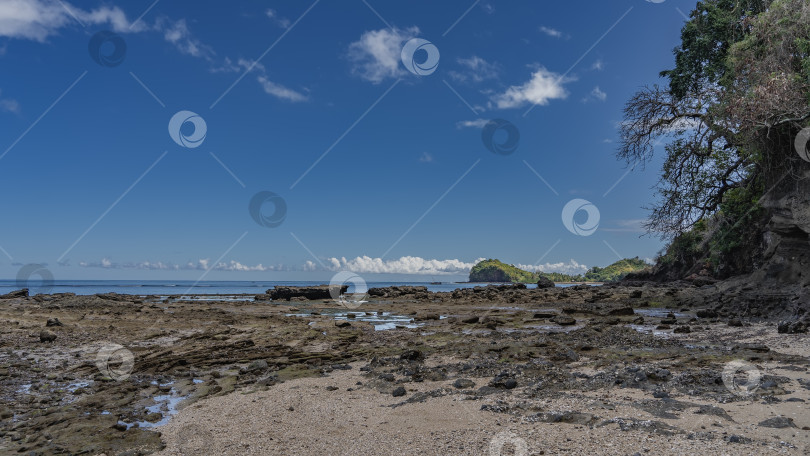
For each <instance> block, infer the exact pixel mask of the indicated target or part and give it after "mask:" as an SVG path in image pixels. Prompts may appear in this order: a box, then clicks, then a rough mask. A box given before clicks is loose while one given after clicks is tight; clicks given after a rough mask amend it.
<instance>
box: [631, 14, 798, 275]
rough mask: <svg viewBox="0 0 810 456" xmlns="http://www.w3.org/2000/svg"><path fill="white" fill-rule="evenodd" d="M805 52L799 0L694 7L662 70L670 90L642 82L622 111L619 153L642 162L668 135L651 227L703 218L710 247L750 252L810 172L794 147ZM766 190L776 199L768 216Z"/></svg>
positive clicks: (666, 228)
mask: <svg viewBox="0 0 810 456" xmlns="http://www.w3.org/2000/svg"><path fill="white" fill-rule="evenodd" d="M809 51H810V6H808V3H807V2H806V1H804V0H706V1H703V2H699V3H698V4H697V6H696V8H695V10H694V11H692V13H691V14H690V19H689V21H687V23H686V24H685V25H684V27H683V29H682V32H681V45H680V46H679V47H677V48H676V49H675V50H674V54H675V68H674V69H671V70H667V71H663V72H662V73H661V76H663V77H665V78H667V79H668V80H669V85H668V87H666V88H662V87H659V86H653V87H645V88H643V89H642V90H640V91H638V92H637V93H636V94H635V95H634V96H633V97H632V98H631V99H630V100H629V101H628V102H627V104H626V106H625V110H624V114H625V119H624V122H623V124H622V127H621V132H620V133H621V145H620V148H619V150H618V152H617V156H618V157H619V158H620V159H623V160H625V161H627V162H628V163H632V164H636V163H646V162H648V161H649V160H650V159H651V158H652V156H653V150H654V146H655V144H656V143H657V141H661V140H666V141H667V144H666V146H665V150H666V157H665V159H664V164H663V169H662V172H661V178H660V181H659V183H658V185H657V186H656V190H657V196H658V200H657V202H656V203H655V204H654V206H653V207H652V208H650V209H651V213H650V217H649V220H648V223H647V229H648V230H649V231H651V232H656V233H659V234H661V235H662V236H663V237H665V238H669V239H673V238H676V237H678V236H680V235H683V234H684V233H685V232H687V231H689V230H691V229H693V228H694V227H695V225H696V224H697V223H699V222H701V221H706V220H708V221H710V222H711V223H709V229H708V230H707V233H708V234H707V236H708V238H710V239H709V240H707V243H706V246H705V247H706V248H707V249H710V250H714V251H715V252H713V253H718V252H719V253H721V254H722V253H728V252H729V251H730V250H732V249H735V248H738V247H739V246H740V245H746V246H747V250H748V252H746V253H747V254H750V253H751V252H752V251H753V250H754V249H755V246H754V244H756V243H757V242H758V239H759V238H761V236H762V231H763V229H764V228H763V227H764V225H765V224H767V223H769V220H771V219H770V218H769V217H771V216H772V215H773V214H774V212H775V211H778V209H779V208H778V207H775V206H774V204H776V205H778V204H777V203H773V202H774V201H777V200H779V198H783V197H784V196H785V195H786V194H789V193H791V192H795V191H796V190H797V185H798V184H797V183H798V182H799V181H800V180H802V177H803V176H804V174H805V173H806V172H807V170H808V166H807V165H808V164H807V163H806V162H804V161H802V160H801V158H800V157H799V156H798V154H796V153H795V151H793V147H792V145H793V140H794V138H795V136H796V134H797V132H798V131H799V130H800V129H801V128H802V127H804V126H805V125H806V123H807V120H808V118H810V54H809ZM766 195H767V196H768V197H769V198H770V200H771V202H772V203H773V204H771V205H770V206H769V207H768V208H767V209H768V210H767V211H764V212H763V211H762V210H761V209H762V207H761V206H763V197H764V196H766ZM764 205H765V206H767V205H768V204H764ZM701 229H703V226H701ZM721 237H723V238H726V239H725V240H721V239H720V238H721ZM729 238H731V239H737V240H739V239H742V241H739V243H738V244H736V245H732V244H733V243H732V244H729V242H728V239H729ZM746 239H747V241H748V242H746ZM758 248H759V249H760V250H762V249H763V247H761V246H760V247H758ZM755 257H756V255H751V256H750V257H749V258H748V260H747V262H748V263H749V264H748V266H749V267H750V266H752V264H751V263H752V261H753V260H754V258H755Z"/></svg>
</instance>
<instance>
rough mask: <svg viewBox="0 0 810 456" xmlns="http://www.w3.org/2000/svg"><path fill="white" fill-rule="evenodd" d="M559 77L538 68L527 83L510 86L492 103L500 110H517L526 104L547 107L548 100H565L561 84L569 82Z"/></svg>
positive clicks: (564, 92)
mask: <svg viewBox="0 0 810 456" xmlns="http://www.w3.org/2000/svg"><path fill="white" fill-rule="evenodd" d="M570 81H571V79H565V78H563V77H562V76H561V75H558V74H557V73H554V72H552V71H549V70H547V69H545V68H543V67H539V68H538V69H537V70H536V71H535V72H534V73H532V77H531V79H530V80H529V81H527V82H526V83H524V84H521V85H517V86H511V87H509V88H508V89H506V91H505V92H503V93H500V94H495V95H494V96H493V97H492V102H493V103H494V104H495V106H496V107H498V108H500V109H509V108H518V107H521V106H523V105H525V104H527V103H531V104H536V105H541V106H544V105H547V104H548V102H549V101H550V100H556V99H565V98H566V97H567V96H568V92H567V91H566V90H565V88H564V87H563V84H565V83H566V82H570Z"/></svg>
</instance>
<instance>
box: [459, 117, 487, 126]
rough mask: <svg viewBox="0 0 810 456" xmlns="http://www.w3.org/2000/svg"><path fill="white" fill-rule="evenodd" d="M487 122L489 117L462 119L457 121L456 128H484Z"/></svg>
mask: <svg viewBox="0 0 810 456" xmlns="http://www.w3.org/2000/svg"><path fill="white" fill-rule="evenodd" d="M487 123H489V120H488V119H475V120H462V121H460V122H456V128H484V125H486V124H487Z"/></svg>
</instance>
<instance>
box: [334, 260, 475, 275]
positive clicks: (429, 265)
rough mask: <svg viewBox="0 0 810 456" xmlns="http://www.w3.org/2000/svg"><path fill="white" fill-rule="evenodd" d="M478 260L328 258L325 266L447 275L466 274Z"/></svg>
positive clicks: (360, 270) (393, 272) (383, 271)
mask: <svg viewBox="0 0 810 456" xmlns="http://www.w3.org/2000/svg"><path fill="white" fill-rule="evenodd" d="M481 260H483V258H479V259H477V260H476V261H474V262H472V263H465V262H463V261H461V260H427V259H424V258H420V257H413V256H405V257H402V258H399V259H397V260H383V259H382V258H371V257H368V256H361V257H356V258H354V259H349V260H347V259H346V258H345V257H341V258H328V259H327V260H326V264H327V265H328V267H329V269H332V270H348V271H351V272H356V273H359V274H414V275H442V274H444V275H447V274H466V273H468V272H470V269H471V268H472V267H473V266H474V265H475V263H477V262H479V261H481Z"/></svg>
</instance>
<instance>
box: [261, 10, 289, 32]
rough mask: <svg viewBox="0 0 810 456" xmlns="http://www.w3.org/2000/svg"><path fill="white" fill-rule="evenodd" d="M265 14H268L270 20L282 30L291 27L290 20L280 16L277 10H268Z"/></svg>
mask: <svg viewBox="0 0 810 456" xmlns="http://www.w3.org/2000/svg"><path fill="white" fill-rule="evenodd" d="M265 14H267V17H269V18H270V20H272V21H273V23H275V24H276V25H278V26H279V27H281V28H284V29H285V28H287V27H289V26H290V20H289V19H287V18H286V17H281V16H279V15H278V13H277V12H276V11H275V10H272V9H268V10H267V11H266V12H265Z"/></svg>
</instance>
